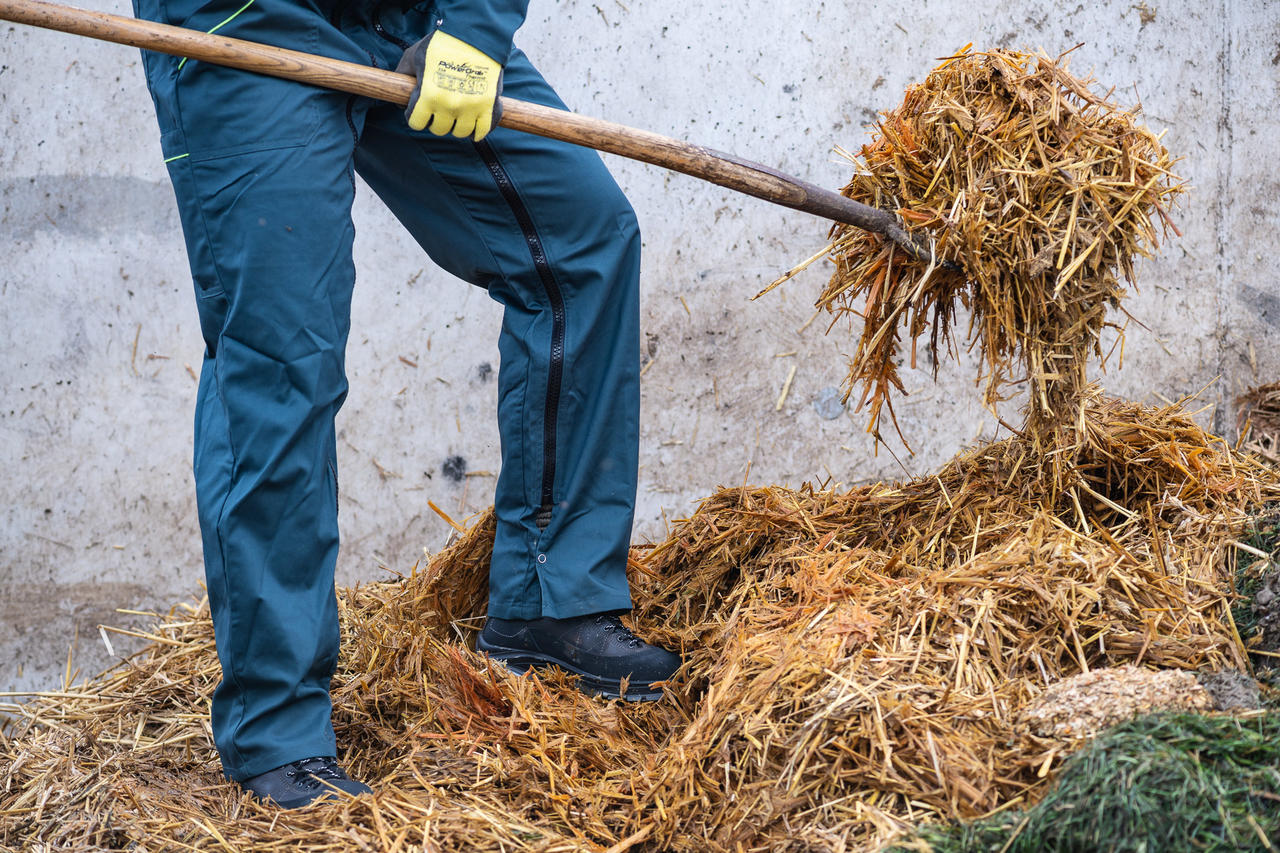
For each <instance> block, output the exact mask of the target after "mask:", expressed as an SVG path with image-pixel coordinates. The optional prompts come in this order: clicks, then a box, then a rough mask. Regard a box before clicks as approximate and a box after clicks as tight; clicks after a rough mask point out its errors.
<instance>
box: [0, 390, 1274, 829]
mask: <svg viewBox="0 0 1280 853" xmlns="http://www.w3.org/2000/svg"><path fill="white" fill-rule="evenodd" d="M1082 411H1083V418H1082V421H1081V424H1080V430H1079V431H1078V432H1076V433H1073V434H1072V435H1071V441H1070V443H1064V444H1062V445H1060V446H1054V447H1050V448H1049V451H1050V453H1051V454H1054V455H1056V456H1061V457H1066V458H1069V459H1070V461H1071V463H1072V467H1073V469H1074V470H1075V471H1076V472H1078V478H1077V480H1076V481H1075V483H1074V484H1073V485H1072V486H1071V487H1070V488H1067V489H1061V488H1056V487H1055V486H1054V479H1053V477H1052V476H1049V475H1048V473H1047V469H1046V467H1045V466H1046V462H1045V458H1044V457H1043V456H1041V455H1039V454H1038V453H1036V452H1035V448H1034V446H1033V443H1032V441H1031V440H1030V439H1028V438H1023V437H1014V438H1009V439H1006V440H1003V441H1000V442H996V443H990V444H986V445H982V446H979V447H976V448H974V449H971V450H969V451H967V452H965V453H963V454H961V455H960V456H958V457H957V458H956V459H954V460H953V461H952V462H951V463H949V464H948V465H946V466H945V467H944V468H942V469H941V470H940V471H938V472H937V473H936V474H934V475H931V476H927V477H920V478H917V479H914V480H911V481H908V482H903V483H899V484H876V485H870V486H865V487H860V488H855V489H853V490H851V491H848V492H842V493H835V492H827V491H817V490H813V489H810V488H803V489H799V490H787V489H782V488H768V487H764V488H745V487H744V488H731V489H725V490H723V491H720V492H718V493H716V494H714V495H712V496H711V497H709V498H707V499H706V500H705V501H704V502H703V503H702V504H701V506H700V507H699V508H698V509H697V511H696V512H695V513H693V515H692V516H691V517H689V518H688V519H685V520H683V521H680V522H678V523H676V524H675V525H674V526H673V528H672V530H671V534H670V536H669V537H668V538H667V539H666V540H665V541H663V542H661V543H658V544H657V545H655V546H652V547H643V548H636V549H635V550H634V551H633V560H632V566H631V571H632V575H633V585H634V590H635V598H636V611H635V615H634V619H635V622H636V623H637V624H638V627H639V629H640V630H641V631H642V632H643V633H644V634H646V635H647V636H649V637H652V638H655V639H657V640H659V641H661V642H664V643H666V644H669V645H670V646H672V647H677V648H680V649H681V650H682V651H683V653H684V655H685V656H686V659H687V663H686V666H685V667H684V668H683V669H682V671H681V673H680V674H679V676H678V677H677V678H676V679H675V682H674V683H673V684H672V685H671V686H670V687H669V690H668V692H669V696H668V698H667V699H666V700H664V701H662V702H658V703H651V704H643V705H628V704H625V703H621V702H612V703H609V702H605V701H602V700H598V699H591V698H588V697H586V696H583V695H581V694H578V693H577V692H576V691H574V690H572V689H571V688H570V687H569V686H568V685H567V684H566V683H565V681H564V678H563V677H562V676H556V675H552V674H543V675H529V676H524V677H517V676H513V675H510V674H508V673H506V672H505V671H503V670H501V669H498V668H495V667H492V666H489V665H488V664H487V663H486V662H485V660H484V659H483V658H481V657H479V656H477V655H476V654H474V653H473V652H471V651H469V650H468V647H467V645H466V641H467V640H468V639H469V637H470V635H471V633H472V630H473V629H474V628H475V627H476V626H477V625H478V620H479V617H480V616H481V615H482V613H483V609H484V601H485V596H486V588H485V587H486V583H487V579H486V572H487V564H488V557H489V549H490V547H491V541H492V535H493V528H492V522H491V519H490V518H484V519H482V520H481V521H479V522H477V523H476V524H475V525H473V526H472V527H471V528H470V529H469V531H468V532H467V533H466V535H464V536H463V537H461V538H460V540H459V541H458V542H456V543H455V544H454V545H452V546H451V547H450V548H449V549H448V550H446V551H444V552H442V553H441V554H439V555H438V556H437V557H436V558H435V559H434V560H432V561H431V563H430V565H429V566H428V567H427V569H426V570H425V571H423V572H421V573H415V574H413V575H411V576H409V577H407V578H403V579H399V580H396V581H393V582H383V583H375V584H371V585H368V586H364V587H359V588H355V589H350V590H344V591H343V592H342V594H341V617H342V625H343V653H342V658H341V660H340V663H339V670H338V674H337V676H336V678H335V680H334V690H333V694H334V704H335V722H336V725H337V729H338V738H339V744H340V745H341V747H342V748H343V749H344V752H343V754H342V756H341V758H342V760H343V761H344V763H345V764H346V765H347V766H348V767H349V768H351V770H352V771H353V772H354V774H355V775H357V776H358V777H360V778H363V779H365V780H367V781H369V782H370V783H371V784H373V786H374V788H375V789H376V791H377V794H376V795H375V796H374V797H372V798H368V797H366V798H361V799H359V800H356V801H351V802H345V803H341V804H334V805H328V806H324V807H319V808H314V809H311V810H307V811H303V812H288V813H279V812H276V811H273V810H267V809H263V808H261V807H259V806H257V805H255V804H253V803H251V802H249V801H247V800H246V799H244V798H243V797H241V796H239V795H238V794H237V792H236V790H235V789H234V788H233V786H231V785H230V784H228V783H226V782H224V781H223V780H222V779H221V776H220V772H219V769H218V762H217V758H216V755H215V753H214V749H213V745H212V742H211V739H210V736H209V729H208V723H207V711H208V701H209V696H210V694H211V692H212V690H213V687H214V684H215V683H216V680H217V675H218V665H217V659H216V657H215V653H214V648H213V638H212V629H211V627H210V624H209V620H208V614H207V610H206V609H205V607H204V606H203V605H201V606H193V607H182V608H178V609H177V610H175V611H174V612H172V613H171V614H170V615H169V617H168V619H166V620H163V621H162V622H161V624H159V625H158V626H157V627H155V628H154V629H153V630H152V631H151V632H150V633H149V635H148V636H149V637H150V644H149V645H148V646H147V647H146V648H144V649H143V650H142V651H141V652H139V653H138V654H136V655H135V656H133V657H132V658H130V659H129V660H127V661H125V662H123V663H122V664H120V665H119V666H118V667H116V668H115V669H114V670H112V671H110V672H108V673H106V674H105V675H103V676H101V677H100V678H98V679H96V680H95V681H93V682H92V683H90V684H88V685H87V686H84V687H81V688H72V689H67V690H65V691H63V692H60V693H57V694H51V695H48V696H45V697H42V698H37V699H35V700H33V701H31V702H29V703H25V704H21V705H12V706H8V707H6V708H5V710H6V711H7V713H8V714H9V715H10V721H9V723H8V724H7V725H6V726H5V728H4V732H3V735H0V847H6V848H24V847H36V846H37V845H40V844H45V845H49V846H50V847H51V848H57V847H68V848H72V849H92V848H94V847H101V848H127V847H129V846H130V845H132V844H136V845H138V847H137V849H145V850H161V849H163V850H178V849H204V850H215V849H218V850H250V849H251V850H276V849H279V850H286V849H287V850H304V851H321V850H325V851H330V850H332V851H337V850H356V849H364V850H379V851H391V850H423V849H426V850H441V851H447V850H463V849H465V850H539V851H570V850H594V851H604V850H609V851H621V850H628V849H630V850H651V851H659V850H664V851H665V850H677V851H698V853H707V851H747V850H759V851H764V850H770V851H772V850H865V849H872V848H874V846H875V845H877V844H878V843H880V842H882V841H884V840H886V839H888V838H890V837H892V836H893V835H894V834H895V833H897V832H899V831H900V830H903V829H905V828H908V827H910V826H912V825H915V824H917V823H919V822H922V821H929V820H936V819H939V818H952V817H962V818H972V817H978V816H981V815H984V814H988V813H991V812H992V811H993V810H996V809H1000V808H1001V807H1009V806H1015V807H1016V806H1018V805H1022V804H1029V803H1031V802H1033V801H1035V800H1036V799H1037V798H1038V797H1039V796H1041V795H1042V794H1043V793H1044V791H1045V790H1046V788H1047V786H1048V785H1049V784H1050V782H1051V780H1052V779H1053V778H1054V777H1055V775H1056V771H1057V770H1058V768H1059V767H1060V766H1061V765H1062V764H1063V763H1064V761H1065V760H1066V757H1067V755H1068V753H1070V752H1071V750H1072V749H1073V748H1074V747H1073V746H1072V744H1071V743H1070V742H1069V741H1068V740H1063V739H1060V738H1057V737H1056V736H1054V735H1053V734H1052V733H1048V734H1036V731H1035V730H1033V727H1032V726H1029V725H1027V724H1026V723H1024V722H1023V721H1022V716H1021V712H1022V711H1023V710H1024V709H1026V708H1027V707H1028V706H1029V705H1030V704H1031V703H1032V701H1033V700H1034V699H1035V698H1036V697H1037V696H1039V695H1040V694H1041V693H1042V692H1043V691H1044V690H1045V688H1046V687H1047V686H1049V685H1051V684H1054V683H1055V682H1058V681H1060V680H1061V679H1063V678H1065V677H1068V676H1072V675H1076V674H1079V673H1082V672H1085V671H1091V670H1096V669H1099V668H1102V667H1107V666H1112V665H1117V664H1125V663H1132V664H1141V665H1144V666H1149V667H1160V668H1179V669H1200V668H1206V669H1226V668H1246V667H1247V663H1246V660H1245V656H1246V652H1245V649H1244V648H1243V646H1242V644H1241V642H1240V638H1239V637H1238V635H1237V634H1236V632H1235V630H1234V628H1233V625H1232V622H1231V618H1230V605H1231V592H1230V590H1231V580H1230V572H1231V562H1232V561H1231V559H1230V553H1231V551H1232V550H1233V546H1232V542H1233V541H1234V539H1235V538H1236V537H1237V536H1239V535H1240V531H1241V529H1242V527H1243V525H1244V523H1245V520H1246V517H1247V515H1248V513H1249V512H1250V511H1251V509H1252V508H1253V507H1257V506H1260V505H1262V504H1264V503H1266V502H1268V501H1271V500H1275V499H1277V498H1280V476H1277V474H1276V473H1275V472H1274V471H1272V470H1270V469H1268V468H1266V467H1264V466H1262V465H1260V464H1259V463H1258V462H1256V461H1254V460H1252V459H1251V458H1250V457H1247V456H1244V455H1241V454H1239V453H1236V452H1235V451H1233V450H1232V449H1230V448H1229V447H1227V446H1225V445H1224V443H1223V442H1222V441H1221V440H1220V439H1217V438H1215V437H1213V436H1210V435H1208V434H1206V433H1205V432H1204V431H1202V430H1201V429H1200V428H1199V427H1198V426H1196V424H1195V423H1194V422H1193V421H1192V420H1191V418H1190V417H1189V416H1188V415H1186V414H1185V413H1183V412H1182V411H1180V410H1178V409H1176V408H1173V407H1169V408H1146V407H1142V406H1139V405H1136V404H1132V403H1125V402H1119V401H1115V400H1110V399H1106V398H1103V397H1101V396H1100V395H1099V394H1098V393H1097V392H1096V391H1092V390H1091V391H1090V392H1089V397H1088V399H1087V400H1086V401H1085V402H1084V404H1083V408H1082ZM1066 435H1067V434H1066V433H1065V432H1059V433H1057V434H1056V436H1057V439H1063V438H1064V437H1065V436H1066ZM1276 796H1280V791H1277V792H1276Z"/></svg>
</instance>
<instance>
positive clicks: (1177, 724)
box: [888, 713, 1280, 853]
mask: <svg viewBox="0 0 1280 853" xmlns="http://www.w3.org/2000/svg"><path fill="white" fill-rule="evenodd" d="M888 850H889V851H895V853H905V851H920V853H924V851H932V853H969V851H973V853H979V851H981V853H995V852H996V851H1003V853H1042V851H1063V853H1065V851H1072V853H1084V852H1085V851H1089V853H1093V852H1094V851H1114V853H1127V852H1128V851H1132V853H1161V851H1182V850H1185V851H1202V850H1203V851H1253V850H1258V851H1269V850H1280V714H1277V713H1268V714H1259V715H1255V716H1248V717H1230V716H1203V715H1199V714H1169V715H1155V716H1148V717H1140V718H1138V719H1135V720H1132V721H1130V722H1128V723H1125V724H1123V725H1119V726H1116V727H1115V728H1113V729H1109V730H1108V731H1107V732H1105V733H1104V734H1102V735H1100V736H1099V737H1098V738H1097V739H1095V740H1094V741H1093V742H1092V743H1090V744H1089V745H1088V746H1086V747H1085V748H1083V749H1081V750H1080V751H1079V752H1077V753H1076V754H1075V755H1073V756H1072V757H1071V758H1070V759H1069V760H1068V761H1067V763H1066V765H1065V766H1064V767H1063V768H1062V771H1061V773H1060V775H1059V777H1058V781H1057V784H1056V785H1055V786H1054V788H1053V789H1052V790H1051V791H1050V792H1049V793H1048V794H1047V795H1046V796H1045V797H1044V799H1042V800H1041V801H1040V802H1039V803H1037V804H1036V805H1035V806H1033V807H1032V808H1030V809H1028V810H1026V811H1024V812H1004V813H1001V814H998V815H994V816H992V817H990V818H986V819H984V820H979V821H974V822H972V823H951V824H931V825H928V826H925V827H922V828H920V829H919V830H917V834H916V835H914V836H913V837H911V838H910V839H906V840H903V841H899V842H898V843H897V844H896V845H894V846H891V847H889V848H888Z"/></svg>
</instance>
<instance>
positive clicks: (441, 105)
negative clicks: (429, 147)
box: [396, 30, 502, 142]
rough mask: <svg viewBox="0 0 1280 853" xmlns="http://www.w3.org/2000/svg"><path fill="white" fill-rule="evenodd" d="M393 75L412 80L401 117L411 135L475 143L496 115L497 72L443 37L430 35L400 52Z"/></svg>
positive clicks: (499, 89)
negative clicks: (428, 133) (472, 139)
mask: <svg viewBox="0 0 1280 853" xmlns="http://www.w3.org/2000/svg"><path fill="white" fill-rule="evenodd" d="M396 71H398V72H399V73H401V74H412V75H414V76H415V77H417V78H418V87H417V88H416V89H414V90H413V95H411V96H410V98H409V106H408V107H406V108H405V111H404V117H405V119H407V120H408V122H409V127H411V128H413V129H414V130H422V129H423V128H426V129H427V130H429V131H431V132H432V133H434V134H435V135H436V136H444V135H445V134H446V133H453V135H454V136H460V137H467V136H474V137H475V140H476V141H477V142H479V141H480V140H481V139H484V138H485V136H486V135H487V134H488V133H489V131H490V130H492V129H493V127H494V125H496V124H497V123H498V118H499V117H500V116H501V115H502V102H501V101H499V100H498V95H500V94H501V93H502V66H501V65H499V64H498V63H497V62H495V61H494V60H492V59H490V58H489V56H488V55H486V54H484V53H481V52H480V51H479V50H476V49H475V48H474V47H472V46H471V45H469V44H467V43H466V42H465V41H462V40H461V39H457V38H454V37H453V36H451V35H449V34H448V33H446V32H442V31H440V30H436V31H435V32H433V33H432V34H431V35H429V36H427V37H426V38H424V39H423V40H422V41H420V42H418V43H417V44H415V45H413V46H412V47H410V48H409V49H408V50H406V51H405V52H404V56H402V57H400V64H399V65H397V66H396Z"/></svg>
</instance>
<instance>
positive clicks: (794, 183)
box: [0, 0, 947, 263]
mask: <svg viewBox="0 0 1280 853" xmlns="http://www.w3.org/2000/svg"><path fill="white" fill-rule="evenodd" d="M0 20H9V21H15V22H17V23H21V24H30V25H31V26H34V27H43V28H45V29H50V30H60V31H62V32H66V33H73V34H75V35H81V36H88V37H90V38H95V39H101V40H103V41H111V42H116V43H118V44H126V45H132V46H133V47H138V48H143V49H145V50H154V51H158V52H160V53H168V54H172V55H174V56H186V57H190V58H191V59H198V60H201V61H203V62H212V63H214V64H216V65H226V66H230V67H232V68H239V69H242V70H244V71H254V72H257V73H259V74H269V75H271V76H273V77H283V78H285V79H287V80H296V81H298V82H300V83H308V84H311V85H314V86H322V87H324V88H326V89H337V90H339V91H342V92H350V93H352V94H356V95H364V96H366V97H369V98H377V99H378V100H382V101H390V102H392V103H395V104H400V105H401V106H404V105H405V104H407V103H408V102H409V98H410V96H411V95H412V94H413V89H414V86H415V85H416V81H415V79H414V78H413V77H412V76H410V75H407V74H397V73H395V72H394V71H384V70H382V69H379V68H371V67H369V66H367V65H359V64H357V63H354V62H345V61H343V60H340V59H330V58H328V57H324V56H315V55H314V54H310V53H303V52H301V51H296V50H287V49H285V48H280V47H272V46H270V45H265V44H259V43H257V42H251V41H245V40H243V39H235V38H228V37H226V36H220V35H213V34H210V33H203V32H199V31H197V30H188V29H184V28H182V27H173V26H169V25H167V24H157V23H154V22H152V21H144V20H139V19H137V18H127V17H122V16H120V15H112V14H108V13H106V12H93V11H89V10H86V9H76V8H74V7H71V6H62V5H59V4H57V3H48V2H45V0H0ZM498 124H500V125H501V126H503V127H509V128H511V129H512V130H520V131H524V132H525V133H533V134H537V135H538V136H546V137H549V138H551V139H558V140H561V141H563V142H571V143H573V144H575V145H583V146H586V147H588V148H594V149H596V150H597V151H607V152H609V153H610V154H617V155H620V156H622V157H628V158H630V159H632V160H640V161H642V162H645V163H651V164H653V165H655V166H661V167H663V168H665V169H671V170H673V171H676V172H683V173H684V174H686V175H692V176H693V177H695V178H701V179H702V180H704V181H710V182H711V183H713V184H718V185H719V186H722V187H727V188H728V189H731V190H736V191H737V192H740V193H745V194H747V195H750V196H755V197H756V198H760V199H764V200H765V201H770V202H773V203H774V204H780V205H783V206H784V207H790V208H794V209H796V210H803V211H806V212H808V213H812V214H816V215H817V216H822V217H825V218H827V219H833V220H835V221H836V222H842V223H844V224H846V225H853V226H856V227H858V228H861V229H863V230H865V231H872V232H875V233H876V234H880V235H881V236H883V237H886V238H888V239H889V240H892V241H893V242H894V243H896V244H897V245H899V246H901V247H902V248H903V249H904V250H905V251H906V252H907V253H909V254H910V255H911V256H912V257H914V258H917V259H918V260H921V261H923V262H925V263H928V262H929V261H930V260H931V259H932V257H933V255H932V249H931V247H930V246H929V245H926V244H925V243H924V242H922V241H919V240H917V239H916V238H914V237H913V236H912V235H910V234H909V233H907V231H906V230H905V229H903V227H902V226H901V224H900V223H899V222H898V219H897V217H895V216H894V215H893V214H892V213H890V212H889V211H886V210H880V209H878V208H875V207H870V206H868V205H865V204H860V203H858V202H856V201H853V200H852V199H848V198H845V197H844V196H842V195H840V194H838V193H833V192H831V191H829V190H825V189H822V188H821V187H818V186H815V185H813V184H810V183H807V182H805V181H802V180H799V179H798V178H793V177H791V176H789V175H784V174H782V173H781V172H778V171H776V170H774V169H770V168H769V167H767V166H761V165H760V164H758V163H752V162H750V161H747V160H741V159H739V158H737V157H734V156H733V155H731V154H725V153H723V152H719V151H714V150H712V149H710V148H703V147H702V146H700V145H692V144H690V143H688V142H681V141H680V140H678V139H672V138H670V137H667V136H662V135H660V134H657V133H650V132H649V131H645V130H637V129H636V128H632V127H627V126H626V125H621V124H614V123H613V122H609V121H604V120H602V119H597V118H590V117H588V116H583V115H578V114H577V113H571V112H566V111H564V110H557V109H553V108H551V107H544V106H541V105H539V104H531V103H529V102H527V101H518V100H515V99H514V98H502V118H501V120H500V121H499V122H498ZM940 263H947V262H940Z"/></svg>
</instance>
